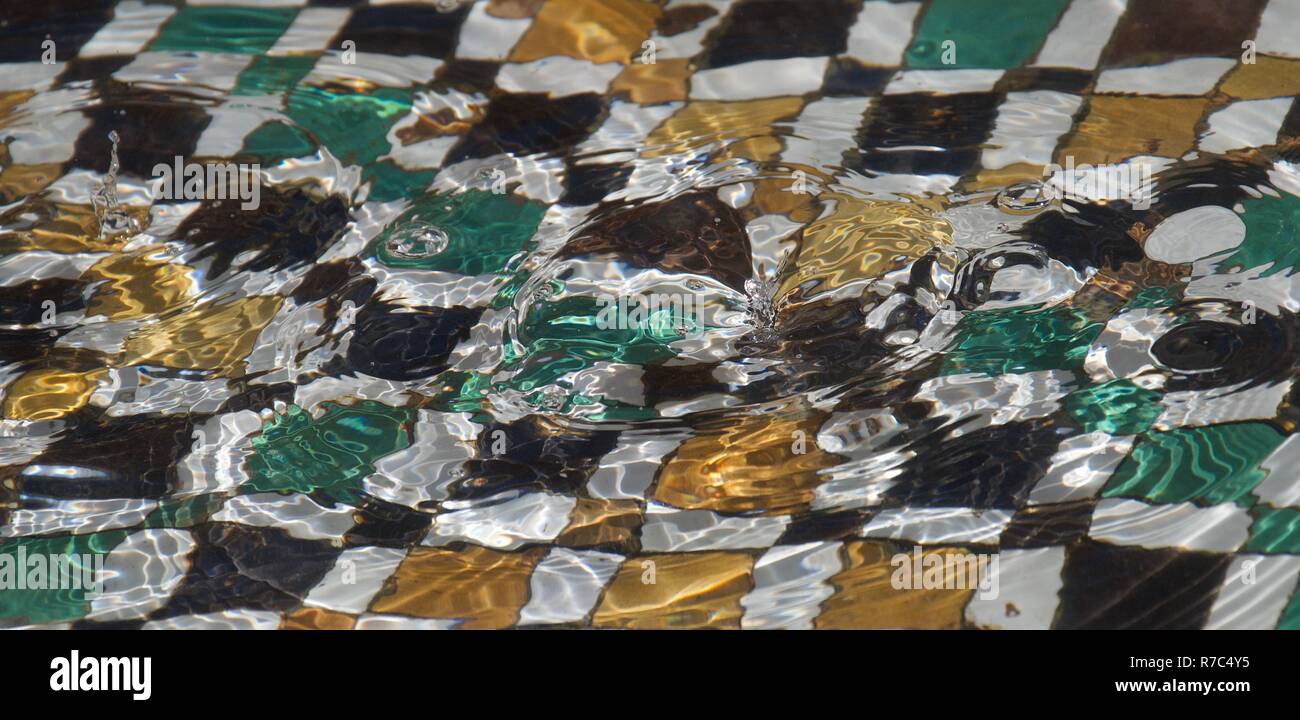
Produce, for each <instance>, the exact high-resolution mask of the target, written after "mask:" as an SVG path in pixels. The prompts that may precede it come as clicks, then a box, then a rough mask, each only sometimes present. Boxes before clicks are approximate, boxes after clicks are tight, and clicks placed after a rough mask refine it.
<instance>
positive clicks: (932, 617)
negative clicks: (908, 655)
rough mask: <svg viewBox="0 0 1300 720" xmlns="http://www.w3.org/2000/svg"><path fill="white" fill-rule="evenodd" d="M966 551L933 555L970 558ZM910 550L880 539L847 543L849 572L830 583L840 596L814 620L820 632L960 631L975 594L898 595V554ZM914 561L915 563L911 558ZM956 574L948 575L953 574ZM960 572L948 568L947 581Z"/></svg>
mask: <svg viewBox="0 0 1300 720" xmlns="http://www.w3.org/2000/svg"><path fill="white" fill-rule="evenodd" d="M965 552H966V551H965V550H963V549H961V548H933V549H929V550H923V551H922V557H923V558H924V557H926V556H928V555H934V554H939V555H949V554H958V553H965ZM897 553H903V554H909V555H910V553H911V549H910V548H907V547H904V546H898V545H894V544H892V543H888V542H882V541H877V540H861V541H852V542H847V543H845V544H844V548H843V550H842V551H841V553H840V554H841V557H842V559H843V561H844V569H843V570H841V571H840V572H839V573H837V574H836V575H835V576H834V577H832V578H831V579H830V584H831V585H832V586H833V587H834V588H835V594H834V595H831V596H830V597H829V598H827V599H826V600H825V601H823V602H822V611H821V614H819V615H818V616H817V619H816V620H815V621H814V622H815V625H816V627H818V628H839V629H852V628H861V629H890V628H916V629H932V630H940V629H953V628H959V627H961V619H962V611H963V610H964V608H965V607H966V603H967V602H968V601H969V600H970V598H971V595H973V594H974V592H975V591H974V590H973V589H972V590H923V589H918V590H906V589H903V590H895V589H894V586H893V584H892V583H891V582H890V579H891V577H892V576H893V573H894V570H895V566H894V565H893V564H892V562H891V561H892V559H893V557H894V555H895V554H897ZM909 561H910V558H909ZM950 570H951V571H952V572H949V571H950ZM956 575H957V573H956V569H955V568H949V567H945V582H948V581H951V584H955V582H956Z"/></svg>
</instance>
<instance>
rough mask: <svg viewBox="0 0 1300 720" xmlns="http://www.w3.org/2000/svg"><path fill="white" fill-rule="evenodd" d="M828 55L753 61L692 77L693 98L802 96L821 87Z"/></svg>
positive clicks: (737, 98) (738, 98)
mask: <svg viewBox="0 0 1300 720" xmlns="http://www.w3.org/2000/svg"><path fill="white" fill-rule="evenodd" d="M829 63H830V58H824V57H812V58H809V57H800V58H787V59H784V60H755V61H753V62H747V63H741V64H739V65H730V66H727V67H722V68H714V69H712V70H700V71H698V72H696V73H695V74H694V75H692V76H691V91H690V97H691V99H693V100H752V99H756V98H769V97H782V96H786V95H803V94H804V93H809V92H815V91H817V90H818V89H820V88H821V86H822V78H823V76H824V75H825V74H826V66H827V65H828V64H829Z"/></svg>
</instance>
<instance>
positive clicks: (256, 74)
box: [230, 55, 316, 95]
mask: <svg viewBox="0 0 1300 720" xmlns="http://www.w3.org/2000/svg"><path fill="white" fill-rule="evenodd" d="M315 65H316V58H315V57H312V56H304V55H288V56H285V57H267V56H265V55H263V56H261V57H259V58H256V59H254V60H253V62H252V63H251V64H250V65H249V66H248V67H247V68H245V69H244V72H242V73H240V74H239V80H238V81H237V82H236V83H235V89H234V90H232V91H231V93H230V94H231V95H279V94H281V93H286V92H288V91H289V90H291V89H292V88H293V87H294V86H295V85H297V84H298V81H299V80H302V79H303V78H304V77H306V76H307V73H309V72H311V69H312V67H313V66H315Z"/></svg>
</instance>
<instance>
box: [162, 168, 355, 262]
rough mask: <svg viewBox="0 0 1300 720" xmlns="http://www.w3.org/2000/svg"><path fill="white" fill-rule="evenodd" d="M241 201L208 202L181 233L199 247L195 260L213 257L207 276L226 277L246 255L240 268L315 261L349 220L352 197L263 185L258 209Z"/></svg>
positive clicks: (191, 243)
mask: <svg viewBox="0 0 1300 720" xmlns="http://www.w3.org/2000/svg"><path fill="white" fill-rule="evenodd" d="M242 204H243V201H241V200H239V199H234V200H210V201H205V202H204V203H203V204H202V205H201V206H199V209H198V210H195V211H194V212H193V213H191V214H190V215H189V216H188V217H186V218H185V220H184V221H183V222H182V223H181V225H180V227H179V228H178V229H177V231H176V237H177V238H179V239H180V240H182V241H183V242H185V243H186V244H187V245H189V246H190V247H193V248H198V251H197V252H196V253H195V254H194V256H193V261H202V260H209V262H210V265H209V266H208V268H207V272H206V276H207V277H208V278H219V277H221V276H222V275H224V274H225V273H226V272H227V271H228V270H230V269H231V263H232V262H233V261H234V260H235V258H237V257H240V256H241V255H244V254H245V253H249V255H246V256H245V258H244V260H243V261H242V262H241V264H240V265H239V266H238V267H236V268H234V269H235V270H237V271H240V272H267V271H275V270H283V269H286V268H291V267H295V266H299V265H303V264H307V263H311V262H314V261H315V260H316V259H317V258H319V257H320V256H321V254H322V253H324V252H325V250H326V249H327V248H328V247H329V246H330V245H331V244H332V243H333V242H334V240H335V239H336V238H337V237H338V235H339V234H340V233H342V232H343V230H344V229H345V228H346V226H347V224H348V205H347V201H346V200H345V199H344V198H343V197H342V196H340V195H331V196H329V197H327V198H325V199H324V200H321V199H318V198H317V197H315V196H313V195H310V194H308V193H306V192H304V191H302V190H300V189H297V188H294V189H288V190H280V189H277V188H273V187H263V188H262V189H261V191H260V193H259V204H258V207H256V208H253V209H248V210H245V209H243V208H242V207H241V205H242Z"/></svg>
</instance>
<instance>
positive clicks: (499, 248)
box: [370, 183, 546, 275]
mask: <svg viewBox="0 0 1300 720" xmlns="http://www.w3.org/2000/svg"><path fill="white" fill-rule="evenodd" d="M426 184H427V183H426ZM545 214H546V208H545V207H543V206H542V205H540V204H538V203H535V202H530V201H528V200H526V199H524V198H522V197H520V196H518V195H506V194H500V195H498V194H496V193H491V192H486V191H483V190H467V191H465V192H461V193H456V194H449V195H441V194H439V195H426V196H424V197H423V198H421V199H419V200H417V201H415V204H413V205H412V206H411V207H410V208H409V209H408V210H406V212H404V213H402V215H401V216H400V217H398V218H397V219H396V220H394V221H393V222H392V223H390V224H389V225H388V227H386V228H384V231H383V232H381V233H380V234H379V236H378V237H376V238H375V240H374V242H373V243H372V244H371V247H370V253H371V255H372V256H373V257H374V258H375V259H377V260H378V261H379V262H381V263H383V264H384V265H387V266H389V267H407V268H418V269H421V270H440V271H443V272H454V273H460V274H462V275H482V274H485V273H491V272H498V271H500V270H502V269H503V268H504V267H505V265H506V262H507V261H508V260H510V258H511V257H513V256H514V255H516V254H517V253H519V251H521V250H523V249H524V248H525V246H526V245H527V244H528V242H529V241H530V240H531V239H532V237H533V234H534V233H536V232H537V226H538V225H540V224H541V222H542V216H543V215H545ZM423 228H437V229H439V230H441V231H442V232H444V233H445V234H446V236H447V244H446V247H445V248H444V249H443V250H441V251H440V252H437V253H434V254H431V255H429V256H427V257H403V256H402V255H400V254H394V252H393V251H392V250H391V249H390V246H391V245H393V244H395V241H400V240H401V238H402V237H403V235H404V234H409V233H412V232H415V231H417V230H419V229H423ZM396 244H398V245H400V242H397V243H396Z"/></svg>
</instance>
